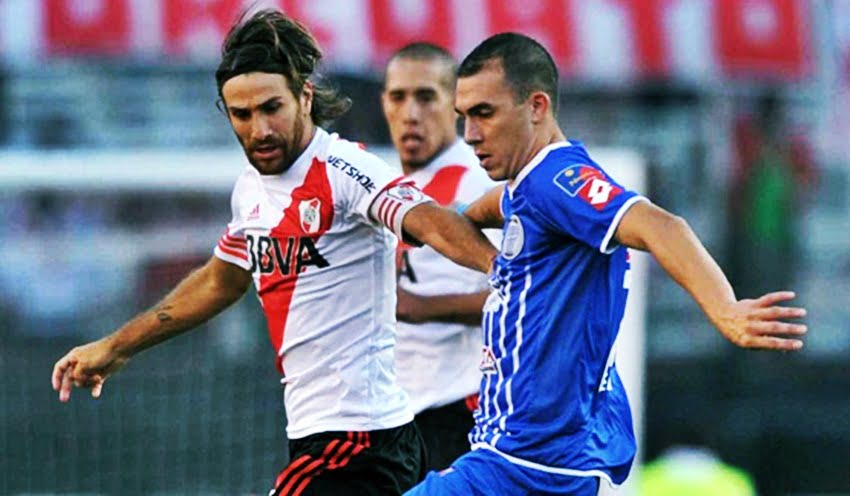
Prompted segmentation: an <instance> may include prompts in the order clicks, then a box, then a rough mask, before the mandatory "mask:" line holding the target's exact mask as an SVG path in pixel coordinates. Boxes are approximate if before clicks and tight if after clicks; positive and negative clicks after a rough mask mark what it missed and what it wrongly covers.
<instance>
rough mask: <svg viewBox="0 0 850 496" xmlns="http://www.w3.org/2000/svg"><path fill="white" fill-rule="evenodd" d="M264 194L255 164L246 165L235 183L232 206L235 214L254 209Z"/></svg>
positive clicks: (239, 214) (231, 200) (231, 199)
mask: <svg viewBox="0 0 850 496" xmlns="http://www.w3.org/2000/svg"><path fill="white" fill-rule="evenodd" d="M262 195H263V189H262V185H261V184H260V178H259V175H258V173H257V171H256V170H255V169H254V167H253V166H251V165H246V166H245V168H244V169H243V170H242V172H241V173H240V174H239V177H237V178H236V183H235V184H234V185H233V193H232V194H231V196H230V207H231V209H232V210H233V213H234V214H237V216H241V214H242V213H245V212H249V211H250V210H251V209H253V208H254V207H255V206H256V205H257V204H258V203H259V202H260V200H261V198H262ZM246 215H247V214H246Z"/></svg>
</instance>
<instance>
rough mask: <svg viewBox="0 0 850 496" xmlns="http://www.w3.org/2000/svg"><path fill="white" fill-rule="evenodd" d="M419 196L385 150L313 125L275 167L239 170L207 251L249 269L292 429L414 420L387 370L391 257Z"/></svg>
mask: <svg viewBox="0 0 850 496" xmlns="http://www.w3.org/2000/svg"><path fill="white" fill-rule="evenodd" d="M424 201H429V199H428V198H427V197H425V196H424V195H422V193H421V192H419V191H418V190H417V189H416V188H414V187H412V185H411V184H410V183H408V182H406V181H404V180H403V178H400V177H399V173H398V172H397V171H394V170H393V169H391V168H390V167H389V166H388V165H387V164H386V163H384V162H383V161H382V160H380V159H379V158H377V157H375V156H374V155H372V154H370V153H367V152H366V151H364V150H363V149H362V147H361V146H360V145H358V144H357V143H353V142H349V141H345V140H343V139H340V138H339V137H338V136H336V135H330V134H328V133H327V132H325V131H324V130H322V129H320V128H317V129H316V132H315V136H314V137H313V139H312V141H311V142H310V145H309V146H308V147H307V149H306V150H305V151H304V152H303V153H302V155H301V156H300V157H299V158H298V159H297V160H296V161H295V163H294V164H293V165H292V166H291V167H290V168H289V170H287V171H286V172H284V173H283V174H280V175H274V176H262V175H260V174H259V173H257V171H256V170H255V169H254V168H253V167H251V166H248V167H247V168H246V169H245V171H244V172H243V173H242V175H241V176H240V177H239V179H238V180H237V182H236V185H235V187H234V190H233V196H232V200H231V208H232V211H233V220H232V221H231V222H230V224H229V225H228V228H227V232H226V233H225V234H224V236H222V238H221V240H220V241H219V244H218V246H217V247H216V248H215V255H216V256H217V257H219V258H220V259H222V260H225V261H227V262H230V263H233V264H236V265H238V266H239V267H242V268H243V269H245V270H249V271H251V273H252V274H253V276H254V282H255V285H256V288H257V292H258V295H259V298H260V301H261V303H262V306H263V311H264V312H265V314H266V318H267V321H268V332H269V337H270V338H271V342H272V345H273V346H274V349H275V352H276V353H277V365H278V369H279V370H280V371H281V372H282V373H283V374H284V378H283V379H282V383H283V384H284V385H285V390H284V404H285V406H286V413H287V419H288V427H287V434H288V436H289V438H290V439H298V438H301V437H304V436H307V435H310V434H315V433H318V432H327V431H369V430H376V429H386V428H391V427H397V426H400V425H402V424H404V423H406V422H409V421H410V420H411V419H412V412H411V410H410V407H409V405H408V398H407V395H406V394H405V392H404V390H403V389H402V388H401V387H400V386H399V385H398V384H397V383H396V379H395V372H394V370H393V345H394V342H395V336H394V322H395V305H396V294H395V288H396V284H395V263H394V256H395V250H396V246H397V241H396V236H400V235H401V221H402V218H403V216H404V214H405V213H406V212H407V211H408V210H410V208H412V207H413V206H416V205H418V204H420V203H422V202H424ZM387 228H389V229H390V230H392V231H394V232H395V235H393V233H392V232H390V231H388V230H387Z"/></svg>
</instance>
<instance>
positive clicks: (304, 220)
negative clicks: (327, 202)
mask: <svg viewBox="0 0 850 496" xmlns="http://www.w3.org/2000/svg"><path fill="white" fill-rule="evenodd" d="M321 209H322V201H321V200H319V199H318V198H313V199H311V200H301V203H300V204H299V205H298V212H299V214H301V229H303V230H304V232H305V233H307V234H315V233H317V232H319V227H321V224H322V217H321V215H319V213H320V212H321Z"/></svg>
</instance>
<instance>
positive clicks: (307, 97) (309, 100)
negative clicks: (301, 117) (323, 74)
mask: <svg viewBox="0 0 850 496" xmlns="http://www.w3.org/2000/svg"><path fill="white" fill-rule="evenodd" d="M300 100H301V111H302V112H304V114H305V115H310V113H311V112H312V111H313V83H312V82H310V81H309V80H308V81H306V82H305V83H304V88H302V89H301V97H300Z"/></svg>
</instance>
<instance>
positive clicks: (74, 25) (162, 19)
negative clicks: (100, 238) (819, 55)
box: [0, 0, 812, 82]
mask: <svg viewBox="0 0 850 496" xmlns="http://www.w3.org/2000/svg"><path fill="white" fill-rule="evenodd" d="M3 1H5V2H10V3H8V4H6V5H7V6H6V7H5V12H6V13H7V14H6V16H2V15H0V33H3V32H5V33H6V34H5V35H2V36H0V43H2V44H3V45H4V48H5V53H4V56H5V57H6V58H9V57H12V58H17V59H24V60H30V61H37V60H38V59H39V58H41V57H51V56H57V55H58V56H74V55H107V56H127V57H134V56H137V55H141V54H143V55H145V56H149V55H150V54H162V55H163V56H164V58H165V60H168V58H177V59H178V60H181V61H182V60H185V59H190V60H194V61H198V62H202V63H210V62H214V61H215V59H216V57H217V55H218V53H219V45H220V43H221V41H222V40H223V38H224V36H225V35H226V33H227V31H228V29H229V28H230V26H231V25H232V23H233V21H234V20H235V19H237V18H238V16H239V15H240V13H241V12H243V10H244V9H246V8H256V7H268V6H274V7H278V8H282V9H284V10H285V11H286V12H288V13H289V14H290V15H291V16H293V17H295V18H296V19H300V20H302V21H303V22H304V23H305V24H307V25H308V26H309V27H310V28H311V30H312V31H313V33H314V35H315V36H316V38H317V39H318V40H319V42H320V44H321V45H322V46H323V48H324V49H325V51H326V60H327V62H328V64H329V66H331V67H333V66H337V67H342V68H344V69H346V70H355V71H357V70H374V69H376V68H380V67H381V66H382V65H383V63H384V62H385V61H386V58H387V57H388V56H389V54H390V53H391V52H392V51H393V50H395V49H397V48H399V47H401V46H402V45H404V44H406V43H410V42H412V41H420V40H425V41H431V42H434V43H437V44H439V45H442V46H445V47H446V48H448V49H449V50H450V51H452V52H453V53H455V54H456V55H457V56H459V57H462V56H463V55H464V54H465V53H467V52H468V50H469V49H471V48H472V47H473V46H474V45H475V44H477V43H478V41H480V40H483V39H484V38H486V37H487V36H489V35H491V34H493V33H498V32H503V31H519V32H523V33H527V34H529V35H530V36H533V37H534V38H536V39H538V40H539V41H540V42H541V43H542V44H543V45H545V46H546V47H547V48H548V49H549V50H550V52H551V53H552V56H553V57H554V58H555V60H556V62H557V63H558V65H559V66H560V67H561V69H562V71H564V72H565V73H569V74H570V75H571V76H577V77H579V78H581V77H582V76H583V75H585V76H588V77H593V78H599V77H601V78H603V79H604V78H608V79H612V80H615V79H616V80H618V82H619V81H620V80H622V79H629V78H646V77H649V78H662V77H668V76H673V75H675V77H686V78H687V77H695V78H702V79H704V80H705V79H706V78H718V77H719V78H728V77H738V76H747V77H752V76H756V77H766V78H780V79H799V78H800V77H805V76H806V75H807V74H808V73H809V70H810V69H811V68H810V67H809V64H810V62H809V61H810V60H811V55H810V46H809V44H810V38H811V35H812V33H811V31H812V29H811V27H810V24H809V23H810V22H811V19H810V18H811V16H810V15H809V14H810V13H809V11H808V9H810V8H811V5H810V3H809V2H800V1H798V0H713V1H711V2H706V1H705V0H595V1H592V2H590V1H583V0H521V1H519V0H476V1H475V2H469V1H468V0H429V1H424V0H423V1H412V0H309V1H308V0H259V1H253V0H3ZM29 2H38V4H34V3H29ZM9 5H11V6H12V7H9ZM33 5H36V6H37V8H33ZM3 10H4V9H3V8H0V14H2V11H3ZM9 12H14V13H15V15H11V14H9ZM27 24H29V25H30V26H37V28H25V27H23V26H25V25H27ZM15 30H19V31H20V32H21V33H35V34H34V35H21V36H17V35H16V31H15ZM683 35H685V36H687V38H688V39H682V36H683ZM694 61H699V63H697V64H695V63H694Z"/></svg>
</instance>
